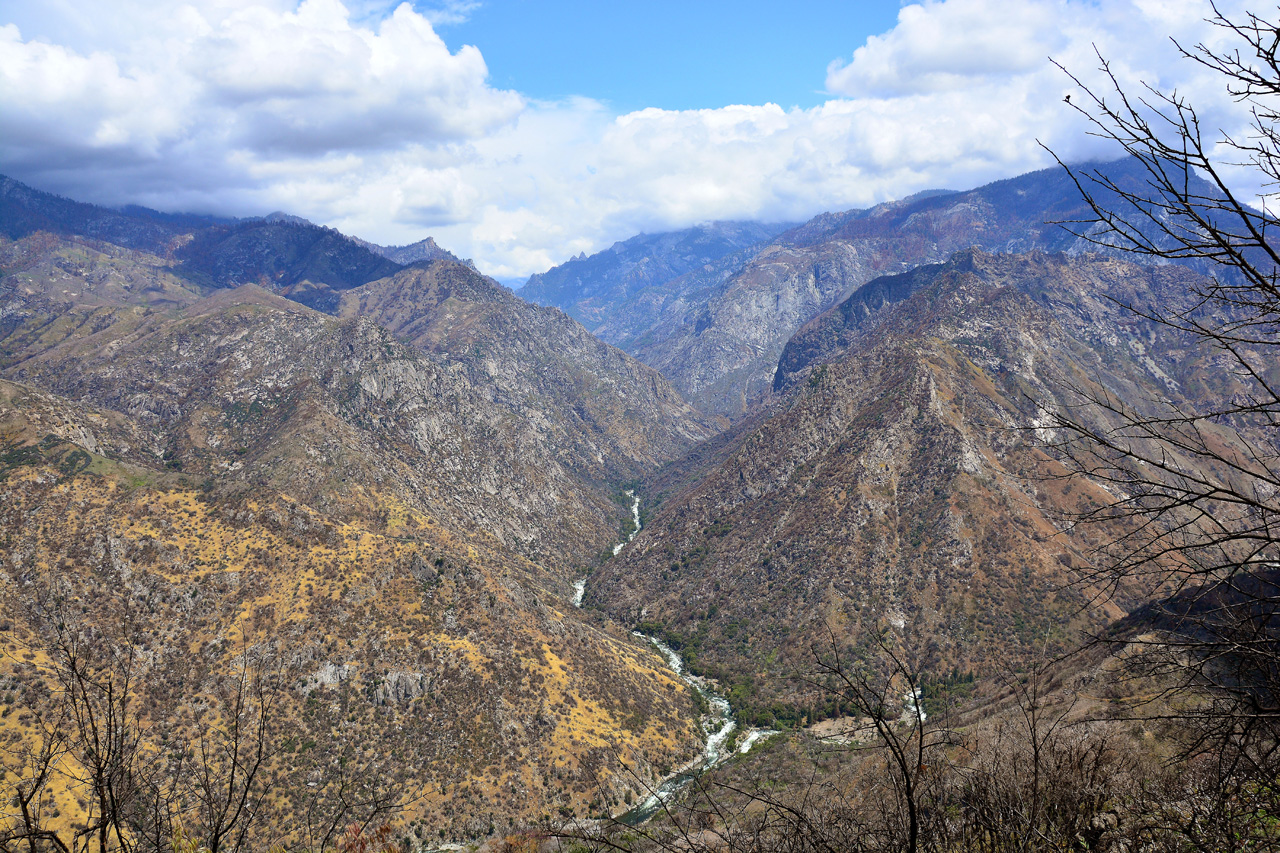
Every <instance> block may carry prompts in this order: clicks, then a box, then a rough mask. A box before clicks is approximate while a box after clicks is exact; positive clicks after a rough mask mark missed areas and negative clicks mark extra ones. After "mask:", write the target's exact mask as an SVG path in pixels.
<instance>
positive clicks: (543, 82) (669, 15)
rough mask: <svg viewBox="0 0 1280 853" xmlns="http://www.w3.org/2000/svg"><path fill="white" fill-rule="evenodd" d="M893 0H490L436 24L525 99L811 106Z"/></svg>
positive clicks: (621, 104)
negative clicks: (833, 68) (786, 2)
mask: <svg viewBox="0 0 1280 853" xmlns="http://www.w3.org/2000/svg"><path fill="white" fill-rule="evenodd" d="M899 5H900V4H899V3H898V2H897V0H887V2H885V0H881V2H851V0H843V2H837V0H811V2H805V3H799V4H793V5H792V6H791V7H790V8H787V9H786V11H783V9H784V7H783V6H782V5H780V4H778V3H777V2H767V3H766V2H758V0H741V2H733V3H725V2H671V0H651V2H643V3H637V2H630V3H623V2H609V3H606V2H565V0H493V2H487V3H484V4H482V5H480V6H478V7H476V8H475V9H473V10H471V11H470V12H469V14H468V17H467V19H466V20H465V21H463V22H461V23H456V24H444V25H441V26H440V27H439V28H438V29H439V32H440V34H441V35H442V36H444V38H445V39H446V40H447V41H449V42H451V43H455V44H474V45H476V46H477V47H479V48H480V50H481V52H482V53H483V54H484V56H485V59H486V61H487V62H488V65H489V79H490V82H491V83H492V84H493V85H495V86H498V87H500V88H510V89H517V90H519V91H520V92H522V93H523V94H525V95H527V96H529V97H531V98H539V99H544V100H562V99H564V98H567V97H570V96H572V95H584V96H587V97H590V98H594V99H597V100H599V101H601V102H603V103H605V104H607V105H608V106H609V107H611V108H612V109H614V110H616V111H618V112H631V111H633V110H639V109H643V108H644V107H660V108H662V109H667V110H690V109H714V108H716V107H723V106H725V105H726V104H763V103H768V102H773V103H776V104H780V105H782V106H784V107H792V106H800V107H813V106H817V105H818V104H820V103H822V102H823V101H825V100H827V98H828V97H829V96H828V95H827V93H826V92H825V89H824V83H825V75H826V69H827V65H828V63H830V62H831V61H832V60H834V59H838V58H840V57H843V56H845V55H846V54H849V53H852V50H853V46H856V45H859V44H861V43H863V42H864V41H865V40H866V38H867V37H868V36H871V35H875V34H877V33H882V32H885V31H887V30H889V29H890V28H891V27H892V26H893V24H894V22H895V21H896V20H897V16H898V8H899Z"/></svg>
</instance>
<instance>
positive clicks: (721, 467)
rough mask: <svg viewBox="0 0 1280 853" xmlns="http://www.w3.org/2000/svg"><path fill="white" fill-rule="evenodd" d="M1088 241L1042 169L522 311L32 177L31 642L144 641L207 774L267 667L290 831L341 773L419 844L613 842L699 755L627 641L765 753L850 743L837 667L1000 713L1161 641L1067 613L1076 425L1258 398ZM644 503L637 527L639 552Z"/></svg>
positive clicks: (652, 240)
mask: <svg viewBox="0 0 1280 853" xmlns="http://www.w3.org/2000/svg"><path fill="white" fill-rule="evenodd" d="M1108 168H1109V169H1111V170H1112V171H1111V173H1112V174H1113V175H1115V176H1117V180H1121V181H1125V180H1136V173H1134V172H1132V171H1131V170H1130V169H1131V167H1130V166H1129V165H1128V164H1116V165H1114V166H1109V167H1108ZM1080 211H1081V203H1080V202H1079V200H1078V194H1077V192H1076V188H1075V186H1074V184H1072V182H1071V181H1070V180H1069V179H1068V178H1066V176H1065V175H1063V174H1062V173H1061V172H1060V171H1048V172H1037V173H1032V174H1029V175H1023V176H1021V177H1018V178H1014V179H1011V180H1008V181H1001V182H999V183H996V184H991V185H988V186H985V187H981V188H978V189H974V190H970V191H967V192H935V193H927V194H922V195H920V196H916V197H913V198H910V199H906V200H903V201H900V202H893V203H890V204H884V205H879V206H877V207H875V208H871V209H869V210H855V211H846V212H841V213H829V214H823V215H822V216H819V217H816V218H815V219H813V220H811V221H810V222H807V223H804V224H800V225H795V224H778V225H767V224H761V223H750V222H721V223H714V224H711V225H707V226H702V227H699V228H694V229H688V230H686V231H681V232H675V233H671V234H657V235H640V236H637V237H635V238H633V239H630V240H627V241H623V242H621V243H618V244H617V245H615V246H613V247H612V248H611V249H609V250H607V251H605V252H601V253H598V254H596V255H593V256H591V257H582V258H577V259H574V260H571V261H569V262H567V263H565V264H563V265H561V266H559V267H556V268H555V269H552V270H550V271H548V272H547V273H545V274H542V275H539V276H534V277H533V278H532V279H530V281H529V283H528V284H527V285H526V286H525V287H524V288H523V289H522V290H521V291H520V292H519V293H518V294H516V293H512V292H511V291H510V290H508V289H506V288H504V287H502V286H501V285H499V284H497V283H496V282H494V281H493V280H492V279H488V278H486V277H485V276H483V275H481V274H480V273H479V272H477V271H476V270H475V269H474V268H472V267H471V266H470V265H468V263H466V262H464V261H460V260H458V259H457V258H455V257H453V256H452V255H450V254H449V253H448V252H447V251H445V250H443V249H441V248H440V247H438V246H436V245H435V244H434V241H432V240H431V239H430V238H426V239H424V240H423V241H421V242H420V243H416V244H413V245H412V246H407V247H378V246H374V245H372V244H368V243H363V242H361V241H358V240H354V239H351V238H348V237H346V236H344V235H342V234H340V233H338V232H337V231H334V230H332V229H327V228H321V227H317V226H315V225H312V224H310V223H307V222H305V221H296V220H295V219H293V218H291V217H288V216H271V217H267V218H264V219H253V220H234V221H226V220H214V219H210V218H205V217H198V216H178V215H168V214H161V213H156V212H154V211H146V210H140V209H131V210H124V211H110V210H105V209H103V208H97V207H93V206H91V205H84V204H79V203H76V202H73V201H69V200H66V199H61V198H58V197H55V196H50V195H47V194H44V193H41V192H39V191H37V190H34V189H32V188H29V187H25V186H23V185H21V184H18V183H17V182H14V181H11V180H9V179H2V180H0V233H2V234H3V237H0V442H2V443H0V494H2V495H3V508H2V509H0V537H3V539H2V541H3V542H4V547H3V549H2V550H0V559H2V560H3V563H2V565H0V573H2V574H0V584H2V585H0V600H3V602H4V612H5V613H6V614H8V618H10V619H12V620H13V625H12V626H11V633H10V634H9V637H10V639H11V642H12V643H13V644H15V645H14V648H15V649H16V648H17V646H18V644H26V646H29V647H35V646H38V645H39V643H40V642H41V641H42V639H47V638H48V636H49V632H50V631H51V630H53V628H51V626H50V624H49V621H48V619H46V618H45V614H47V613H48V612H49V607H50V606H51V605H50V602H51V601H54V600H58V601H67V600H72V601H74V602H75V603H76V604H77V606H78V607H79V608H80V610H79V612H78V613H77V614H76V617H75V618H76V619H77V620H80V621H81V622H83V623H85V624H87V625H90V626H92V627H93V629H94V630H96V631H99V632H101V634H102V635H103V636H104V637H107V638H109V640H111V641H116V642H120V643H133V642H138V641H139V637H141V638H143V639H144V640H145V643H146V644H147V648H148V651H149V655H150V657H149V660H150V663H149V664H148V666H147V668H146V671H145V673H144V674H143V676H142V679H143V682H144V683H145V684H146V686H147V687H146V689H147V691H148V695H150V696H151V697H153V699H152V700H151V701H150V702H149V703H148V705H147V707H146V710H145V712H144V713H145V721H146V722H147V723H148V725H149V726H150V727H151V728H150V730H151V731H154V732H160V731H165V732H172V733H174V734H173V736H175V737H179V736H182V735H183V733H184V732H185V733H187V734H189V732H190V730H191V726H192V725H194V723H193V722H192V719H191V717H190V716H189V715H190V708H188V707H187V706H186V705H184V702H186V701H187V698H188V697H191V696H196V695H200V693H201V691H203V690H206V689H210V690H211V689H212V685H215V684H216V683H217V682H218V680H219V679H220V678H224V677H225V676H226V674H227V673H228V672H231V671H232V670H233V669H234V665H235V661H236V653H237V651H236V649H237V648H244V647H250V646H252V647H253V648H259V647H261V648H263V649H266V648H268V647H270V648H272V649H274V650H275V652H276V653H278V654H279V655H280V656H281V657H282V658H283V659H287V660H289V661H290V666H291V667H292V669H291V670H290V673H291V675H290V681H289V684H288V689H287V690H286V691H285V696H284V698H282V700H281V703H280V708H281V716H280V720H279V726H280V732H281V733H282V734H281V736H282V737H285V736H286V734H285V733H286V732H287V733H288V734H287V737H289V738H293V739H294V740H292V741H290V743H293V744H295V746H294V747H292V748H291V750H281V751H280V752H279V753H277V754H276V757H275V759H274V761H275V764H274V765H273V772H277V773H278V774H280V777H281V778H282V779H286V780H291V784H292V785H293V786H294V787H291V788H290V787H289V786H288V785H286V786H285V787H286V788H287V789H288V790H290V791H293V792H294V793H290V794H287V795H283V796H282V798H281V801H280V802H279V803H278V804H277V807H278V809H279V810H280V811H279V814H280V818H279V819H280V820H281V821H285V825H288V821H298V820H301V817H300V816H301V815H302V814H303V813H304V812H305V811H306V809H307V808H308V805H307V804H308V802H309V801H308V799H307V798H308V796H310V794H308V791H309V790H312V789H316V788H318V789H319V791H320V792H323V791H325V790H328V786H330V785H336V784H338V777H337V776H334V775H333V772H334V771H332V770H331V769H329V770H326V769H325V768H324V766H323V762H320V763H316V761H315V755H314V754H311V755H308V754H307V752H308V751H307V750H299V749H298V748H297V746H296V745H297V744H302V743H312V744H313V748H314V744H316V743H320V744H321V745H322V747H321V748H323V749H328V750H331V751H333V752H334V753H335V754H342V755H350V756H352V758H351V761H353V762H354V764H352V765H351V766H352V767H353V768H355V771H353V772H359V773H362V774H365V775H366V776H372V777H377V778H381V779H384V780H387V781H388V782H389V783H394V785H396V786H398V787H399V788H401V789H403V790H404V791H407V792H425V793H424V794H423V796H421V797H417V798H415V799H413V801H412V802H411V803H410V804H409V805H408V806H407V808H408V811H407V812H406V821H410V822H412V824H411V825H413V826H416V827H422V826H428V827H429V831H428V834H429V835H433V836H435V840H436V841H439V840H440V839H447V840H456V841H463V840H469V839H478V838H483V837H487V836H489V835H492V834H494V833H500V832H501V830H502V829H504V828H505V827H508V826H510V825H512V824H513V823H516V822H519V821H525V820H530V819H537V818H538V817H539V816H541V815H544V814H547V815H551V814H555V815H560V816H562V817H569V816H574V815H577V816H585V815H588V814H590V815H601V814H615V815H616V814H620V813H621V812H623V811H625V810H626V808H627V807H628V805H630V804H631V803H633V802H634V801H635V799H636V797H638V796H640V795H641V794H642V793H643V789H644V788H645V786H647V785H650V784H653V783H655V782H656V781H657V780H658V779H659V778H660V777H661V776H663V775H665V774H666V772H668V771H670V770H672V769H673V768H677V767H679V766H681V765H682V764H684V763H685V762H686V761H688V760H689V759H691V758H692V757H693V756H694V755H696V754H697V753H698V751H699V750H700V748H701V747H700V742H701V740H702V738H703V737H704V733H703V732H702V730H701V728H700V725H699V714H700V710H701V708H700V706H699V704H698V701H697V700H696V699H695V697H693V696H692V695H691V694H690V693H689V691H688V688H687V687H686V685H685V684H684V683H683V682H681V681H680V680H678V679H677V678H675V677H674V675H673V674H672V673H671V672H670V671H669V670H668V669H667V668H666V666H665V664H664V662H663V660H662V659H661V658H660V657H659V656H658V655H657V654H656V653H655V652H654V651H653V650H652V649H651V648H650V647H649V645H648V643H647V641H645V640H643V639H641V638H637V637H635V636H633V635H632V634H631V631H632V629H634V628H636V627H643V628H644V630H646V631H647V632H649V633H652V634H659V635H661V636H663V637H665V638H666V640H667V641H668V642H670V643H671V644H672V645H674V646H677V647H678V648H679V649H680V650H681V651H682V652H683V654H684V655H685V658H686V660H687V661H688V662H689V663H690V664H691V665H692V666H693V667H694V668H695V669H696V670H697V671H698V672H700V673H703V674H705V675H707V676H710V677H713V678H715V679H717V680H718V681H719V684H720V686H721V688H722V690H723V692H725V693H727V694H728V695H729V696H730V699H731V701H732V702H733V704H734V708H735V710H736V711H738V712H739V713H741V714H742V715H743V717H742V719H741V722H742V723H743V724H744V726H745V725H746V724H750V723H752V722H758V723H759V724H760V725H775V724H782V723H785V724H787V725H789V726H795V727H799V726H802V725H804V724H806V723H811V722H813V721H814V720H815V719H817V718H819V717H822V716H824V715H825V714H827V713H828V710H829V709H824V707H823V703H824V700H823V697H822V696H820V695H817V694H815V693H814V692H813V691H812V690H811V689H806V688H803V687H797V686H796V684H795V683H794V682H792V681H790V680H789V678H790V676H793V675H795V674H796V672H797V671H800V670H803V668H804V667H805V665H806V662H807V661H808V660H809V657H810V655H811V650H812V648H813V647H814V646H815V645H816V644H821V643H822V642H823V641H824V638H826V637H830V636H832V633H833V632H835V633H837V634H838V635H839V636H840V637H841V642H845V643H848V644H849V645H851V646H854V647H856V646H858V645H859V644H861V643H865V642H866V641H867V639H868V638H869V637H872V636H875V635H876V634H877V633H878V632H880V631H882V630H883V629H884V628H885V626H886V625H892V626H895V627H896V629H898V630H904V631H909V632H913V633H916V634H919V635H926V636H928V637H930V638H931V639H932V641H933V642H934V643H935V644H936V653H937V660H938V666H939V667H941V668H943V669H945V670H946V671H954V672H956V673H962V672H963V673H968V674H969V675H975V674H976V675H977V676H978V677H981V676H982V675H984V674H989V673H990V672H991V671H992V669H993V668H994V667H995V666H996V664H997V663H998V658H999V657H1001V656H1006V655H1008V654H1011V653H1013V652H1014V651H1016V650H1018V649H1022V648H1027V647H1028V646H1029V645H1031V644H1034V643H1036V642H1040V643H1044V642H1046V641H1047V642H1049V643H1053V644H1059V645H1065V644H1067V643H1069V642H1070V641H1071V639H1072V637H1073V636H1074V633H1073V632H1074V631H1075V630H1076V629H1079V628H1088V629H1099V628H1101V627H1103V626H1105V625H1106V624H1108V622H1110V621H1111V620H1113V619H1116V618H1118V617H1120V616H1123V615H1124V614H1125V613H1126V612H1128V610H1130V609H1131V608H1133V607H1135V606H1137V605H1140V604H1142V603H1143V602H1142V601H1140V600H1137V599H1133V598H1130V597H1128V596H1129V593H1128V591H1126V590H1125V589H1119V590H1115V591H1104V590H1097V589H1081V588H1078V587H1071V586H1070V585H1069V584H1070V582H1072V581H1074V580H1076V579H1078V577H1079V573H1080V572H1081V570H1083V569H1086V568H1087V567H1088V566H1089V564H1090V560H1091V559H1092V557H1091V552H1092V549H1093V548H1095V547H1096V546H1097V545H1098V543H1099V540H1098V539H1097V538H1096V537H1098V536H1101V535H1103V533H1102V532H1097V531H1093V532H1088V531H1084V532H1081V531H1070V532H1068V531H1064V529H1063V524H1062V519H1063V518H1064V517H1066V516H1067V515H1069V514H1070V513H1072V512H1074V511H1077V510H1079V509H1080V508H1081V507H1087V506H1090V505H1096V504H1097V503H1099V502H1103V501H1105V500H1107V495H1106V494H1105V493H1104V492H1103V491H1101V490H1100V489H1099V488H1098V487H1097V486H1095V485H1092V484H1090V483H1088V482H1084V481H1071V480H1052V481H1045V480H1043V479H1039V478H1041V477H1042V475H1043V474H1044V472H1046V471H1048V472H1050V473H1053V472H1058V471H1060V470H1061V469H1059V468H1055V467H1054V466H1055V464H1056V463H1055V462H1054V461H1053V459H1052V453H1051V450H1050V449H1049V448H1047V447H1046V437H1045V436H1044V435H1043V432H1044V430H1043V429H1042V427H1043V423H1042V416H1043V412H1044V408H1045V407H1047V406H1048V407H1052V406H1067V405H1070V404H1071V403H1072V399H1071V397H1070V392H1069V389H1070V388H1072V387H1073V386H1074V387H1077V388H1087V387H1096V388H1104V387H1105V388H1107V389H1110V390H1111V391H1112V392H1113V393H1118V394H1121V395H1123V396H1124V397H1125V398H1126V399H1132V400H1135V401H1137V400H1143V399H1147V398H1171V399H1180V398H1185V399H1196V398H1198V397H1199V396H1203V395H1215V394H1216V395H1229V394H1230V393H1232V389H1231V387H1230V386H1229V385H1224V384H1222V383H1215V382H1212V381H1209V380H1206V378H1205V377H1206V371H1207V370H1208V367H1207V366H1206V362H1205V360H1204V359H1205V356H1204V354H1203V353H1200V352H1198V351H1195V350H1194V349H1192V348H1191V347H1190V344H1189V343H1188V342H1187V341H1185V340H1180V339H1178V338H1177V337H1176V336H1168V335H1158V334H1156V332H1155V330H1154V328H1153V327H1152V326H1151V324H1149V323H1146V322H1144V321H1139V320H1134V319H1133V318H1132V316H1131V315H1130V314H1128V313H1126V312H1125V311H1124V310H1123V309H1122V308H1121V307H1120V306H1121V305H1131V306H1135V307H1138V308H1142V307H1143V306H1152V305H1157V304H1158V305H1164V306H1170V305H1175V306H1177V305H1182V304H1183V303H1184V302H1185V301H1186V299H1187V298H1188V296H1187V295H1188V293H1189V292H1190V291H1191V287H1190V285H1191V283H1193V282H1194V281H1195V277H1196V276H1197V275H1198V273H1197V272H1196V271H1194V270H1189V269H1186V268H1183V267H1176V266H1166V267H1141V266H1136V265H1134V264H1132V263H1130V262H1128V261H1125V260H1122V259H1118V258H1115V257H1110V256H1106V255H1100V254H1095V253H1091V252H1089V251H1088V249H1090V248H1091V247H1090V245H1089V244H1088V243H1087V242H1086V241H1083V240H1081V239H1080V238H1077V237H1074V236H1072V235H1071V234H1070V233H1068V232H1066V231H1064V230H1063V229H1062V228H1060V227H1058V226H1056V225H1053V224H1051V223H1052V222H1053V221H1059V220H1071V219H1076V218H1079V215H1080ZM535 302H536V303H540V304H533V303H535ZM1187 307H1190V306H1189V305H1188V306H1187ZM628 491H630V492H635V493H638V494H639V495H640V497H641V500H642V505H643V508H644V517H645V522H646V523H645V525H644V527H643V529H642V530H640V531H639V534H638V535H637V536H636V537H635V538H634V540H632V541H631V542H630V544H628V545H625V547H623V548H621V549H620V550H619V551H618V553H616V555H615V551H614V545H615V544H617V543H621V542H623V541H624V540H626V539H627V538H628V536H629V534H631V533H632V532H633V527H632V522H631V508H632V507H631V500H630V498H629V497H628V495H627V492H628ZM583 577H587V580H586V592H585V597H584V599H583V603H584V605H585V607H584V609H579V608H577V607H575V606H574V605H573V604H572V598H573V586H572V585H573V583H574V582H575V581H578V580H579V579H581V578H583ZM1112 592H1114V594H1111V593H1112ZM125 612H128V613H131V614H132V613H134V612H137V613H138V618H136V619H132V621H129V622H128V626H129V630H130V631H133V632H134V633H132V634H128V633H127V632H125V629H124V628H123V627H122V625H124V621H122V620H121V614H122V613H125ZM237 644H240V646H237ZM192 650H195V653H194V654H195V656H194V657H192ZM33 701H34V700H33ZM29 724H30V721H28V722H26V723H22V725H29ZM20 731H21V732H26V731H27V730H20ZM27 734H28V735H29V732H27ZM326 774H328V775H326ZM307 780H311V781H315V782H316V785H315V786H310V788H309V787H308V786H309V785H310V782H308V781H307ZM72 799H73V797H72V796H71V795H70V794H66V795H64V796H63V800H62V802H63V803H64V805H65V806H66V810H67V811H68V812H69V813H74V807H73V806H72V805H70V802H71V800H72ZM419 821H420V822H421V823H418V822H419ZM405 839H406V841H405V843H407V844H410V845H411V846H414V848H415V849H423V848H425V845H426V842H425V841H424V840H423V834H422V833H420V832H419V833H417V834H410V833H409V832H408V831H407V830H406V834H405Z"/></svg>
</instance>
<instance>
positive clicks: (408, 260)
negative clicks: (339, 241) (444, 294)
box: [352, 237, 469, 266]
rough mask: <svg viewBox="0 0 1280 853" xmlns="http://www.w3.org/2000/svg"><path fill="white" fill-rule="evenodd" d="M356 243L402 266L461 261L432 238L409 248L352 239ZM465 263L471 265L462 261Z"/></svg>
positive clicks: (410, 245)
mask: <svg viewBox="0 0 1280 853" xmlns="http://www.w3.org/2000/svg"><path fill="white" fill-rule="evenodd" d="M352 239H353V240H355V242H357V243H359V244H360V245H361V246H364V247H365V248H366V249H368V250H369V251H371V252H373V253H374V254H375V255H381V256H382V257H384V258H386V259H387V260H389V261H394V262H395V263H397V264H401V265H402V266H408V265H409V264H416V263H420V262H422V261H442V260H443V261H461V259H460V258H458V256H457V255H454V254H453V253H452V252H450V251H448V250H447V249H442V248H440V246H439V244H438V243H436V241H435V240H434V239H432V238H431V237H424V238H423V239H421V240H419V241H418V242H416V243H410V244H409V245H407V246H379V245H378V244H377V243H370V242H367V241H365V240H360V239H358V238H354V237H353V238H352ZM462 262H463V263H469V262H467V261H462Z"/></svg>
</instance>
